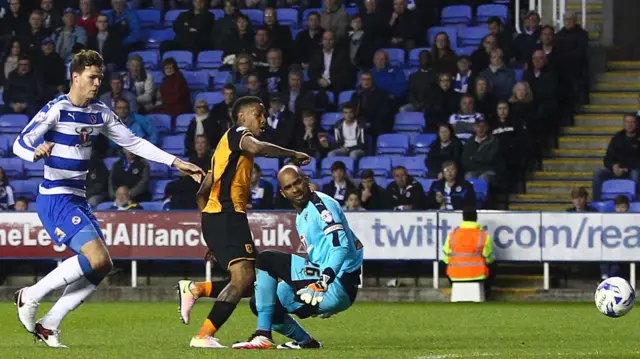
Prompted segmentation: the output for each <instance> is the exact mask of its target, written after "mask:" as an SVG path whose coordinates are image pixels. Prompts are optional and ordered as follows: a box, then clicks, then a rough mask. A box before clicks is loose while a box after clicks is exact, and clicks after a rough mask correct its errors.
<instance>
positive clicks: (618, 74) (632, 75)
mask: <svg viewBox="0 0 640 359" xmlns="http://www.w3.org/2000/svg"><path fill="white" fill-rule="evenodd" d="M596 80H597V82H616V83H629V82H637V81H639V80H640V71H607V72H605V73H601V74H598V75H597V77H596Z"/></svg>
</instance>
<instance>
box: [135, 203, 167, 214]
mask: <svg viewBox="0 0 640 359" xmlns="http://www.w3.org/2000/svg"><path fill="white" fill-rule="evenodd" d="M139 205H140V206H141V207H142V208H143V209H144V210H145V211H149V212H162V202H157V201H156V202H140V203H139Z"/></svg>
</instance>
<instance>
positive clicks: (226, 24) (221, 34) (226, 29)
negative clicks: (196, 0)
mask: <svg viewBox="0 0 640 359" xmlns="http://www.w3.org/2000/svg"><path fill="white" fill-rule="evenodd" d="M212 7H213V6H212ZM222 9H223V10H224V16H222V18H220V19H216V20H215V25H214V26H213V32H212V33H211V36H212V37H213V40H214V42H215V48H216V49H219V50H224V49H225V47H224V46H225V45H226V44H227V40H228V37H229V36H231V35H232V34H234V33H235V32H236V30H237V23H236V16H238V15H239V14H240V13H239V12H238V7H237V3H236V1H235V0H224V1H223V6H222Z"/></svg>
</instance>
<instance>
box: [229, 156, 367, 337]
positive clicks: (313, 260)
mask: <svg viewBox="0 0 640 359" xmlns="http://www.w3.org/2000/svg"><path fill="white" fill-rule="evenodd" d="M278 183H279V185H280V188H281V190H280V191H281V193H282V195H283V196H284V197H286V198H287V199H288V200H289V201H290V202H291V204H292V205H293V207H294V208H295V209H296V210H297V212H298V216H297V218H296V227H297V230H298V235H299V237H300V240H301V242H302V245H303V246H304V247H305V249H306V251H307V254H308V257H309V259H305V258H303V257H300V256H297V255H293V254H288V253H284V252H279V251H263V252H260V254H258V258H257V260H256V269H257V273H256V282H255V291H254V293H255V294H254V297H253V298H252V299H251V309H252V310H253V312H254V313H255V314H256V315H257V316H258V325H257V330H256V332H255V333H254V334H253V335H252V336H251V337H250V338H249V340H248V341H246V342H242V343H237V344H234V345H233V347H234V348H236V349H270V348H273V347H275V344H274V342H273V339H272V337H271V330H275V331H276V332H278V333H280V334H282V335H284V336H286V337H289V338H291V339H293V341H292V342H288V343H285V344H281V345H279V346H278V349H307V348H309V349H310V348H320V346H321V345H320V342H318V341H317V340H315V339H313V338H312V337H311V336H310V335H309V334H308V333H307V332H306V331H305V330H304V329H303V328H302V327H301V326H300V324H299V323H298V322H297V321H296V320H295V319H293V317H292V316H291V314H295V315H296V316H298V318H300V319H304V318H308V317H311V316H316V315H320V316H322V317H328V316H331V315H333V314H336V313H339V312H341V311H343V310H346V309H347V308H349V307H350V306H351V305H352V304H353V302H354V300H355V298H356V295H357V292H358V286H359V285H360V267H361V265H362V252H363V250H362V243H361V242H360V241H359V240H358V238H357V237H356V236H355V234H354V233H353V232H352V231H351V229H350V228H349V223H348V222H347V219H346V217H345V215H344V213H343V212H342V209H341V208H340V205H339V204H338V202H336V201H335V200H334V199H333V198H331V197H329V196H327V195H325V194H323V193H320V192H314V191H311V189H310V188H309V182H308V179H307V177H306V176H305V175H304V174H303V173H302V171H301V170H300V169H299V168H298V167H296V166H291V165H288V166H285V167H283V168H282V169H281V170H280V173H279V174H278ZM278 279H280V280H281V282H280V283H278Z"/></svg>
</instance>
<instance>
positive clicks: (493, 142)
mask: <svg viewBox="0 0 640 359" xmlns="http://www.w3.org/2000/svg"><path fill="white" fill-rule="evenodd" d="M462 167H463V168H464V170H465V172H469V171H494V172H496V173H497V172H500V171H501V170H502V157H501V156H500V144H499V143H498V139H497V138H495V137H494V136H493V135H488V137H487V139H485V140H484V141H482V143H478V142H476V140H475V138H474V137H472V138H470V139H469V140H468V141H467V143H465V145H464V150H463V152H462Z"/></svg>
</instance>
